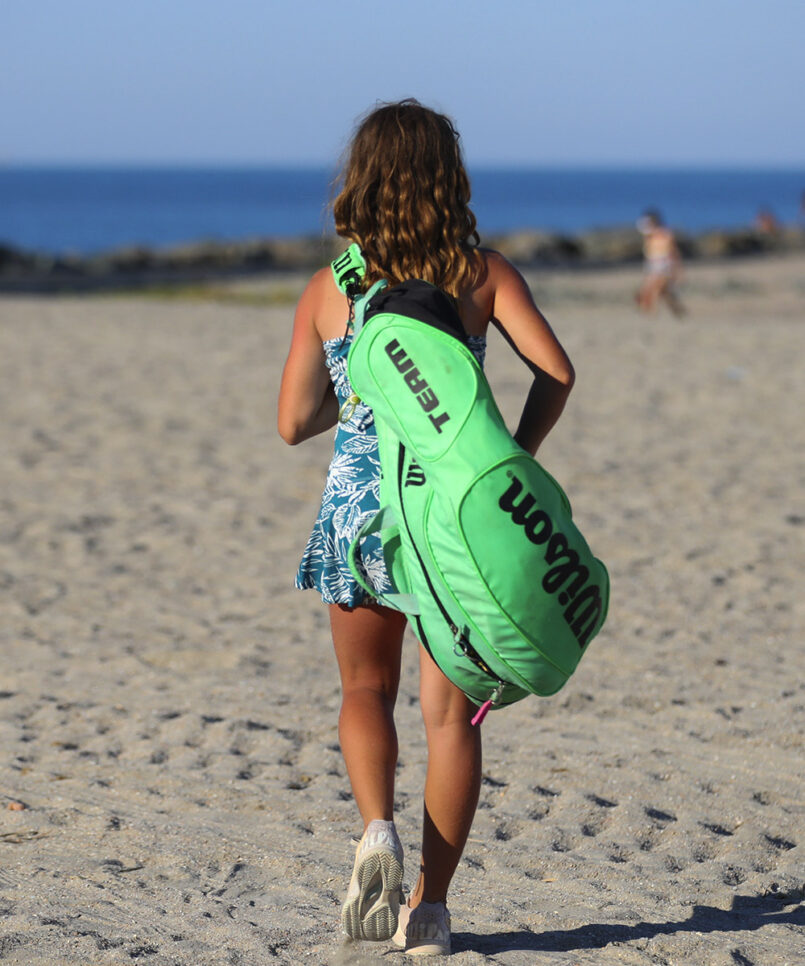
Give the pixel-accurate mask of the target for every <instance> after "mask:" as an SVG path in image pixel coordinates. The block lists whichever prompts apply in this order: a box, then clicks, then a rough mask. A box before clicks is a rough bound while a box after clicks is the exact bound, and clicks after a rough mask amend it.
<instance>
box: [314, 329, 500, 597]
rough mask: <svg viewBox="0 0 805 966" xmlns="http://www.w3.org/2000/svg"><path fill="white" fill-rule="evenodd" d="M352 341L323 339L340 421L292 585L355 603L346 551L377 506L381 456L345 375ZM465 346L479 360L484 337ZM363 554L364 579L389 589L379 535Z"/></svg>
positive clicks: (358, 593)
mask: <svg viewBox="0 0 805 966" xmlns="http://www.w3.org/2000/svg"><path fill="white" fill-rule="evenodd" d="M351 344H352V335H351V334H350V335H347V336H346V337H345V338H341V337H340V336H339V337H338V338H335V339H328V340H327V341H326V342H325V343H324V356H325V362H326V364H327V368H328V369H329V370H330V379H331V380H332V382H333V387H334V389H335V394H336V397H337V398H338V404H339V406H341V407H343V417H342V418H343V420H344V421H343V422H339V423H338V426H337V428H336V431H335V441H334V445H333V458H332V460H331V462H330V469H329V470H328V472H327V479H326V481H325V483H324V493H323V494H322V498H321V508H320V509H319V514H318V516H317V517H316V522H315V523H314V525H313V532H312V533H311V534H310V539H309V540H308V542H307V546H306V547H305V550H304V553H303V554H302V561H301V563H300V564H299V570H298V571H297V574H296V586H297V587H298V588H299V589H300V590H305V589H309V588H310V589H316V590H318V591H319V593H320V594H321V598H322V600H323V601H324V602H325V603H327V604H347V605H349V606H352V607H354V606H356V605H357V604H361V603H364V602H366V598H367V594H366V592H365V591H364V589H363V588H362V587H361V586H360V584H359V583H358V582H357V581H356V580H355V578H354V577H353V576H352V572H351V571H350V569H349V564H348V563H347V551H348V550H349V545H350V544H351V543H352V540H353V538H354V537H355V535H356V534H357V532H358V530H360V528H361V527H362V526H363V525H364V523H366V522H367V521H368V520H370V519H371V518H372V517H373V516H374V515H375V514H376V513H377V511H378V510H379V509H380V458H379V456H378V452H377V432H376V430H375V421H374V415H373V414H372V410H371V409H370V408H369V407H368V406H365V405H364V404H363V403H362V402H360V401H358V402H355V401H354V398H355V397H354V394H353V389H352V386H351V384H350V381H349V377H348V376H347V354H348V353H349V347H350V345H351ZM467 346H468V348H469V349H470V351H471V352H472V354H473V355H474V356H475V358H476V359H477V360H478V362H479V363H480V364H481V365H483V364H484V356H485V355H486V338H485V336H469V337H468V339H467ZM361 553H362V557H363V567H364V570H365V572H366V577H367V583H369V585H370V586H372V587H376V588H377V589H378V591H380V592H381V593H383V592H387V591H390V590H392V587H391V584H390V582H389V579H388V575H387V573H386V566H385V563H384V561H383V551H382V547H381V543H380V538H379V537H378V536H377V534H371V535H369V536H368V537H367V538H366V540H365V542H364V543H363V545H362V548H361ZM370 599H371V598H370Z"/></svg>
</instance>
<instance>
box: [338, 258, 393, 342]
mask: <svg viewBox="0 0 805 966" xmlns="http://www.w3.org/2000/svg"><path fill="white" fill-rule="evenodd" d="M330 268H331V269H332V273H333V279H334V280H335V284H336V286H337V287H338V290H339V291H340V292H343V293H344V295H346V297H347V298H348V299H349V303H350V327H351V328H352V330H353V332H354V333H355V335H357V334H358V333H359V332H360V331H361V329H362V328H363V314H364V312H365V310H366V306H367V305H368V304H369V300H370V299H371V297H372V296H373V295H376V294H377V292H379V291H381V290H382V289H384V288H385V287H386V286H387V285H388V282H387V281H386V280H385V279H384V278H381V279H380V280H379V281H377V282H375V284H374V285H373V286H372V287H371V288H370V289H369V291H368V292H366V293H364V292H361V279H362V278H363V276H364V275H365V274H366V261H365V259H364V257H363V253H362V252H361V249H360V245H358V243H357V242H353V243H352V244H351V245H350V246H349V248H348V249H347V250H346V251H345V252H344V253H343V254H341V255H339V256H338V258H336V259H334V261H332V262H331V263H330Z"/></svg>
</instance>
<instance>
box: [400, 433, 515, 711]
mask: <svg viewBox="0 0 805 966" xmlns="http://www.w3.org/2000/svg"><path fill="white" fill-rule="evenodd" d="M399 447H400V448H399V451H398V459H397V491H398V494H399V500H400V511H401V513H402V519H403V524H404V525H405V530H406V533H407V534H408V539H409V540H410V541H411V546H412V547H413V548H414V553H415V554H416V557H417V560H418V561H419V566H420V569H421V570H422V575H423V576H424V578H425V581H426V583H427V585H428V590H429V591H430V595H431V597H433V599H434V601H436V606H437V607H438V608H439V611H440V613H441V615H442V617H443V618H444V620H445V623H446V624H447V626H448V627H449V628H450V632H451V633H452V635H453V648H454V650H455V648H458V649H459V651H457V652H456V653H461V654H463V655H464V657H466V658H468V659H469V660H470V661H472V663H473V664H474V665H475V666H476V667H477V668H478V670H479V671H481V672H482V673H483V674H485V675H486V676H487V677H489V678H490V679H491V680H492V681H495V682H497V685H498V688H497V689H495V690H498V689H501V688H503V687H504V686H505V684H506V682H505V681H502V680H501V679H500V678H499V677H498V676H497V674H495V673H494V672H493V671H492V670H491V669H490V668H489V667H488V665H487V664H486V663H485V662H484V660H483V658H482V657H481V656H480V654H479V653H478V652H477V651H476V650H475V648H474V647H473V646H472V644H470V642H469V640H468V639H467V637H466V636H465V635H464V634H462V633H461V631H460V629H459V628H458V627H457V626H456V624H455V623H454V621H453V619H452V618H451V617H450V614H448V612H447V609H446V608H445V606H444V604H443V603H442V602H441V600H440V599H439V595H438V594H437V593H436V588H435V587H434V586H433V582H432V581H431V579H430V574H429V573H428V570H427V567H426V566H425V561H424V560H423V559H422V555H421V554H420V552H419V550H418V549H417V545H416V543H415V541H414V538H413V535H412V534H411V528H410V527H409V526H408V520H407V518H406V515H405V505H404V503H403V470H404V468H405V446H404V445H403V444H402V443H400V444H399ZM416 626H417V631H418V633H419V639H420V640H421V641H422V645H423V647H424V648H425V650H426V651H427V652H428V654H430V656H431V657H433V651H432V650H431V647H430V644H429V643H428V641H427V638H426V636H425V633H424V628H423V627H422V620H421V618H420V617H419V616H417V617H416ZM433 659H434V660H436V658H433ZM436 663H437V664H438V663H439V662H438V661H436ZM493 693H494V692H493Z"/></svg>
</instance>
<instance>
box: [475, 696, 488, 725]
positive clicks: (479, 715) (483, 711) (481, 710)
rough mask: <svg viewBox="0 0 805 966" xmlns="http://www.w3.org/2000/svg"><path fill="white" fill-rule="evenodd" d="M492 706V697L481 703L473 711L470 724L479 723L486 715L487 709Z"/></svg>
mask: <svg viewBox="0 0 805 966" xmlns="http://www.w3.org/2000/svg"><path fill="white" fill-rule="evenodd" d="M491 707H492V699H491V698H489V699H487V700H486V701H484V703H483V704H482V705H481V707H480V708H478V710H477V711H476V712H475V714H474V716H473V718H472V721H470V724H474V725H479V724H480V723H481V722H482V721H483V720H484V718H485V717H486V713H487V711H489V709H490V708H491Z"/></svg>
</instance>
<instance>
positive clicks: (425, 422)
mask: <svg viewBox="0 0 805 966" xmlns="http://www.w3.org/2000/svg"><path fill="white" fill-rule="evenodd" d="M362 271H363V259H362V256H361V254H360V250H359V249H358V246H357V245H353V246H351V247H350V248H349V249H348V250H347V252H345V253H344V255H342V256H341V257H340V258H339V259H336V261H335V262H334V263H333V273H334V276H335V278H336V282H337V283H338V284H339V286H340V287H341V288H342V290H343V291H346V293H347V294H348V295H349V296H350V297H351V299H352V301H353V311H354V339H353V343H352V346H351V348H350V352H349V356H348V361H347V366H348V373H349V378H350V381H351V383H352V386H353V389H354V390H355V392H356V393H357V394H358V395H359V396H360V397H361V399H363V401H364V402H365V403H366V404H367V405H369V406H371V408H372V410H373V412H374V416H375V423H376V428H377V435H378V442H379V455H380V465H381V472H382V477H381V486H380V497H381V509H380V512H379V513H378V514H377V516H376V517H375V518H374V519H373V520H370V521H368V522H367V523H366V524H365V526H364V527H363V528H362V529H361V531H360V532H359V533H358V535H357V537H356V538H355V540H354V541H353V543H352V546H351V548H350V566H351V569H352V572H353V574H354V576H355V578H356V579H357V580H358V581H359V582H360V583H361V585H362V586H363V587H364V588H365V589H366V590H367V592H368V593H370V594H371V595H373V596H374V597H376V598H377V599H378V600H379V601H380V602H381V603H383V604H385V605H387V606H390V607H394V608H396V609H397V610H401V611H403V612H404V613H405V614H406V615H407V616H408V618H409V620H410V621H411V622H412V624H413V626H414V629H415V631H416V634H417V637H418V638H419V640H420V641H421V642H422V644H423V646H424V647H425V648H426V649H427V650H428V651H429V653H430V654H431V656H432V657H433V659H434V660H435V661H436V663H437V664H438V666H439V667H440V668H441V669H442V671H443V672H444V673H445V675H447V677H448V678H449V679H450V680H451V681H452V682H453V683H454V684H456V685H457V686H458V687H459V688H461V689H462V690H463V691H464V692H465V694H467V696H468V697H469V698H470V699H471V700H472V701H474V702H475V703H476V704H478V705H480V706H481V712H480V713H479V715H476V718H478V719H480V718H481V717H482V716H483V714H485V713H486V711H487V710H488V709H489V708H498V707H503V706H505V705H508V704H512V703H513V702H515V701H518V700H520V699H521V698H523V697H525V696H526V695H528V694H537V695H550V694H554V693H555V692H557V691H558V690H559V689H560V688H561V687H562V686H563V685H564V683H565V682H566V681H567V679H568V678H569V677H570V675H571V674H572V673H573V671H574V670H575V668H576V666H577V664H578V663H579V660H580V659H581V656H582V654H583V653H584V651H585V650H586V648H587V646H588V644H589V643H590V641H591V640H592V639H593V637H594V636H595V635H596V634H597V633H598V631H599V630H600V629H601V626H602V625H603V623H604V620H605V618H606V614H607V607H608V603H609V578H608V575H607V571H606V568H605V567H604V565H603V563H602V562H601V561H600V560H598V559H597V558H596V557H594V556H593V554H592V552H591V551H590V548H589V546H588V545H587V542H586V540H585V539H584V537H583V536H582V534H581V533H580V532H579V530H578V529H577V527H576V525H575V524H574V522H573V519H572V513H571V508H570V503H569V502H568V499H567V497H566V496H565V494H564V492H563V491H562V488H561V487H560V486H559V484H558V483H557V482H556V481H555V480H554V479H553V477H552V476H551V475H550V474H549V473H547V472H546V471H545V470H544V469H543V468H542V466H540V464H539V463H538V462H537V461H536V460H535V459H534V458H533V457H532V456H531V455H530V454H529V453H526V452H525V450H523V449H522V448H521V447H520V446H519V445H518V444H517V443H516V442H515V441H514V439H513V438H512V436H511V434H510V433H509V431H508V429H507V428H506V425H505V423H504V421H503V417H502V416H501V414H500V411H499V410H498V407H497V405H496V403H495V401H494V399H493V396H492V391H491V389H490V387H489V384H488V382H487V380H486V377H485V375H484V373H483V370H482V369H481V367H480V366H479V364H478V362H477V360H476V359H475V357H474V356H473V354H472V353H471V352H470V350H469V348H468V347H467V344H466V334H465V332H464V328H463V325H462V323H461V320H460V318H459V315H458V312H457V310H456V308H455V305H454V303H453V301H452V299H451V298H450V297H449V296H448V295H446V294H445V293H444V292H442V291H441V290H440V289H438V288H436V287H434V286H432V285H430V284H429V283H427V282H423V281H420V280H412V281H407V282H404V283H402V284H400V285H396V286H394V287H393V288H388V287H387V286H386V284H385V282H382V281H381V282H378V283H376V284H375V285H374V286H373V287H372V288H371V289H370V290H369V291H368V292H367V293H366V294H365V295H361V294H360V290H359V280H360V277H361V275H362ZM370 533H378V534H379V535H380V537H381V540H382V544H383V554H384V558H385V562H386V567H387V570H388V573H389V577H390V579H391V583H392V585H393V587H394V590H393V592H391V593H379V592H378V591H377V590H376V589H375V588H373V587H371V586H370V585H369V584H368V583H367V580H366V577H365V574H364V572H363V570H362V568H361V565H360V564H361V561H360V551H361V544H362V542H363V540H364V539H365V538H366V536H367V535H368V534H370Z"/></svg>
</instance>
